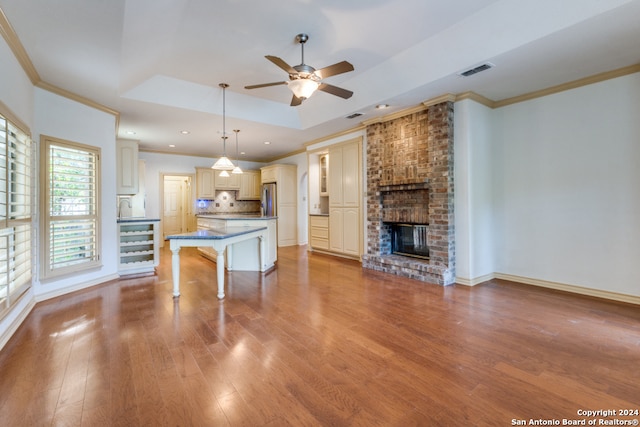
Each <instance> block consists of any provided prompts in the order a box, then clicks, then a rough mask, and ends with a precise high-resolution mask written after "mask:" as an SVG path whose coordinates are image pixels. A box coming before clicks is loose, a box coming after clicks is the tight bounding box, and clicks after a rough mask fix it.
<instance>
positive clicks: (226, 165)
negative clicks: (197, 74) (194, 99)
mask: <svg viewBox="0 0 640 427" xmlns="http://www.w3.org/2000/svg"><path fill="white" fill-rule="evenodd" d="M218 86H220V87H221V88H222V150H223V152H222V157H220V158H219V159H218V160H217V161H216V162H215V163H214V164H213V166H211V169H216V170H221V171H223V172H226V171H230V170H233V168H234V165H233V163H231V160H229V159H228V158H227V132H226V117H225V89H226V88H228V87H229V85H228V84H226V83H220V84H219V85H218ZM220 176H225V175H223V174H222V173H221V174H220ZM226 176H229V173H227V174H226Z"/></svg>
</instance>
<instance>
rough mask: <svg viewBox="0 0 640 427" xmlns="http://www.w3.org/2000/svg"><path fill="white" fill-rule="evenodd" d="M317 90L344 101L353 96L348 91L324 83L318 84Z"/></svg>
mask: <svg viewBox="0 0 640 427" xmlns="http://www.w3.org/2000/svg"><path fill="white" fill-rule="evenodd" d="M318 90H321V91H323V92H327V93H330V94H331V95H335V96H339V97H340V98H344V99H349V98H351V95H353V92H351V91H350V90H347V89H342V88H341V87H338V86H332V85H329V84H326V83H320V86H318Z"/></svg>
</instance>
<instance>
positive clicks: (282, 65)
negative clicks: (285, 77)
mask: <svg viewBox="0 0 640 427" xmlns="http://www.w3.org/2000/svg"><path fill="white" fill-rule="evenodd" d="M265 58H267V59H268V60H269V61H271V62H273V63H274V64H276V65H277V66H278V67H280V68H282V69H283V70H285V71H286V72H287V73H289V74H298V72H297V71H296V70H295V69H294V68H293V67H292V66H291V65H289V64H287V63H286V62H284V61H283V60H282V59H280V58H278V57H277V56H271V55H267V56H265Z"/></svg>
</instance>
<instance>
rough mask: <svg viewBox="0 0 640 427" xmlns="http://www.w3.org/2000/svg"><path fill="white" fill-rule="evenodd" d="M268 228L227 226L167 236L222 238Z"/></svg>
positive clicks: (169, 238) (170, 238) (185, 238)
mask: <svg viewBox="0 0 640 427" xmlns="http://www.w3.org/2000/svg"><path fill="white" fill-rule="evenodd" d="M266 229H267V227H225V228H219V229H210V230H198V231H192V232H190V233H181V234H172V235H170V236H167V239H168V240H172V239H176V240H179V239H182V240H187V239H197V240H222V239H227V238H229V237H234V236H241V235H243V234H248V233H251V232H254V231H259V230H266Z"/></svg>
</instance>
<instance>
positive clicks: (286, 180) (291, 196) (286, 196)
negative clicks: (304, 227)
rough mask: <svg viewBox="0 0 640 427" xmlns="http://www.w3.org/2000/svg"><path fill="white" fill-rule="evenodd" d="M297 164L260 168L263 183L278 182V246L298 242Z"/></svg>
mask: <svg viewBox="0 0 640 427" xmlns="http://www.w3.org/2000/svg"><path fill="white" fill-rule="evenodd" d="M297 170H298V169H297V166H296V165H284V164H278V165H271V166H265V167H263V168H261V169H260V175H261V181H262V183H275V184H276V207H277V208H276V209H277V210H276V216H277V217H278V246H293V245H297V244H298V196H297V188H298V172H297Z"/></svg>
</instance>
